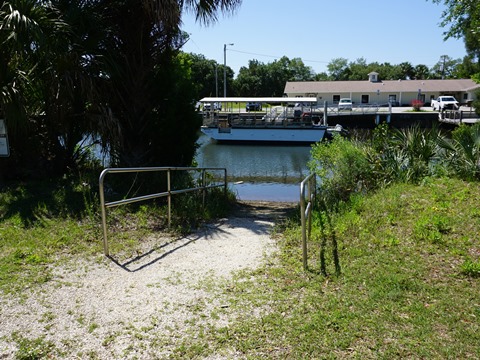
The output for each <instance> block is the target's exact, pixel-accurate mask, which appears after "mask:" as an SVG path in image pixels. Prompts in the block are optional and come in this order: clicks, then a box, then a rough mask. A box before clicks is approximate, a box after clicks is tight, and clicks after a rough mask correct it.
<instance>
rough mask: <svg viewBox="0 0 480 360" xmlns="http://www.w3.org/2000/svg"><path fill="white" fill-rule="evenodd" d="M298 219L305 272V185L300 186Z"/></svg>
mask: <svg viewBox="0 0 480 360" xmlns="http://www.w3.org/2000/svg"><path fill="white" fill-rule="evenodd" d="M300 219H301V224H302V257H303V270H307V229H306V223H305V222H306V220H305V184H304V182H302V183H301V184H300Z"/></svg>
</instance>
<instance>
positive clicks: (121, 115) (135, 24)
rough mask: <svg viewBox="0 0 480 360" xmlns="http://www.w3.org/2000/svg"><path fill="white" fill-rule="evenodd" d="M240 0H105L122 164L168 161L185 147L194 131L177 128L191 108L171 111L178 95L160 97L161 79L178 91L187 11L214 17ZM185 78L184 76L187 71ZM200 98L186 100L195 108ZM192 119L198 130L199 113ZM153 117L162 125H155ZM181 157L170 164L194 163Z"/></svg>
mask: <svg viewBox="0 0 480 360" xmlns="http://www.w3.org/2000/svg"><path fill="white" fill-rule="evenodd" d="M240 3H241V1H240V0H229V1H227V0H217V1H208V2H205V1H201V0H186V1H161V2H160V3H159V2H158V1H140V0H136V1H120V0H116V1H115V0H113V1H112V0H110V1H108V0H107V1H103V4H104V14H103V17H104V25H105V27H106V28H107V33H108V37H107V40H106V49H107V51H106V52H105V61H104V65H105V69H106V73H107V74H109V83H110V86H111V89H112V91H111V92H110V97H109V99H108V104H109V106H110V107H111V108H112V111H113V113H114V114H115V117H116V118H117V119H118V123H119V127H120V129H121V137H120V138H119V139H117V140H116V141H114V143H113V149H114V152H113V155H114V160H115V161H116V163H117V164H118V165H120V166H147V165H159V164H164V165H166V164H167V163H166V158H168V156H166V154H167V152H178V153H180V154H182V153H183V152H184V150H185V146H184V145H185V144H183V142H182V141H181V140H180V138H181V137H183V136H185V138H187V139H190V138H191V136H190V134H185V133H184V132H181V131H177V130H176V128H181V127H183V125H184V124H180V121H186V122H188V121H190V120H189V119H190V118H186V117H184V116H180V114H179V112H181V111H182V109H184V110H185V112H186V113H189V109H187V108H179V109H177V111H176V112H172V111H170V108H171V106H172V103H175V102H176V101H175V102H174V101H173V97H172V96H167V97H166V98H165V97H160V96H159V95H160V94H159V84H158V81H159V80H160V79H162V81H163V82H162V83H161V86H162V87H163V88H164V89H170V90H171V93H172V94H173V93H176V91H175V90H177V89H176V87H177V85H178V84H177V83H175V82H172V80H173V79H174V77H172V76H170V72H171V73H174V74H177V75H178V74H180V72H179V71H178V68H177V65H176V62H175V61H174V59H175V57H176V56H177V54H178V51H179V49H180V48H181V47H182V45H183V44H184V43H185V41H186V40H187V38H186V36H185V34H184V33H182V32H181V31H180V25H181V15H182V12H183V11H193V12H194V13H195V15H196V17H197V19H198V20H199V21H202V22H203V23H209V22H215V21H216V20H217V13H218V12H229V11H233V10H234V9H235V8H236V7H238V6H239V5H240ZM185 76H187V75H185ZM181 79H185V77H184V76H183V75H182V76H181ZM180 83H181V84H183V83H184V82H183V80H182V81H180ZM165 95H168V92H167V94H165ZM178 96H181V95H178ZM191 96H192V97H193V96H195V94H192V95H191ZM195 100H198V99H194V98H191V99H190V98H187V99H186V100H185V102H186V103H190V104H191V105H190V106H191V107H192V109H193V107H194V103H195ZM165 108H167V109H165ZM191 121H192V123H191V126H190V127H187V128H186V130H188V131H190V132H192V133H196V132H197V130H198V127H199V125H198V123H197V122H196V120H195V118H192V120H191ZM152 123H155V124H158V126H157V127H155V128H154V129H152V127H151V124H152ZM160 124H162V125H160ZM195 124H196V125H195ZM156 129H163V130H164V131H162V132H160V131H155V130H156ZM172 138H176V139H179V141H177V142H175V144H174V145H175V146H173V147H172V148H165V144H166V143H169V141H168V140H169V139H172ZM187 152H189V151H187ZM176 159H178V160H179V161H180V162H178V163H170V164H168V165H175V166H179V165H189V162H190V161H191V160H192V159H190V160H188V159H187V157H186V156H182V155H178V156H177V157H176Z"/></svg>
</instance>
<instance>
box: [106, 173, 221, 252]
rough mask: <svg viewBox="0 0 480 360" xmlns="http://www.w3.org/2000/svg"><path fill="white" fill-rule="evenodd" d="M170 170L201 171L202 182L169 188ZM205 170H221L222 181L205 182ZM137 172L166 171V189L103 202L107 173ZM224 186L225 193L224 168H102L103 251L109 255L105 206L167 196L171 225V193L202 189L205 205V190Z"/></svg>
mask: <svg viewBox="0 0 480 360" xmlns="http://www.w3.org/2000/svg"><path fill="white" fill-rule="evenodd" d="M172 171H197V172H198V171H201V172H202V176H201V179H202V184H201V186H197V187H194V188H187V189H180V190H172V189H171V181H170V179H171V172H172ZM207 171H223V183H220V184H213V185H212V184H209V185H207V184H206V176H205V175H206V172H207ZM139 172H166V173H167V191H165V192H160V193H155V194H148V195H143V196H137V197H132V198H129V199H122V200H117V201H111V202H105V186H104V181H105V177H106V176H107V174H118V173H139ZM220 186H223V187H224V192H225V195H226V194H227V169H226V168H214V167H211V168H206V167H204V168H197V167H135V168H107V169H105V170H103V171H102V172H101V174H100V177H99V193H100V207H101V213H102V228H103V252H104V254H105V255H106V256H108V255H109V250H108V240H107V208H111V207H115V206H120V205H127V204H131V203H135V202H139V201H145V200H150V199H156V198H159V197H168V226H170V225H171V213H172V199H171V198H172V195H177V194H184V193H188V192H192V191H199V190H202V191H203V206H205V196H206V190H207V189H211V188H215V187H220Z"/></svg>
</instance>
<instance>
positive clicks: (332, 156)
mask: <svg viewBox="0 0 480 360" xmlns="http://www.w3.org/2000/svg"><path fill="white" fill-rule="evenodd" d="M311 155H312V159H311V161H310V162H309V168H310V170H311V171H312V172H315V173H316V174H317V175H318V176H319V177H320V179H321V180H320V183H321V185H320V188H321V194H320V196H321V197H322V198H323V199H324V200H325V201H326V203H327V204H328V205H332V204H334V203H336V202H339V201H346V200H348V199H349V197H350V195H351V194H352V193H356V192H365V191H367V190H369V189H370V188H372V187H373V186H374V184H375V182H374V181H373V172H372V167H371V166H370V163H369V161H368V158H367V151H366V148H365V147H364V146H363V145H361V144H360V143H355V142H353V141H350V140H348V139H345V138H343V137H341V136H335V137H334V138H333V140H332V141H330V142H320V143H317V144H316V145H314V146H313V148H312V154H311Z"/></svg>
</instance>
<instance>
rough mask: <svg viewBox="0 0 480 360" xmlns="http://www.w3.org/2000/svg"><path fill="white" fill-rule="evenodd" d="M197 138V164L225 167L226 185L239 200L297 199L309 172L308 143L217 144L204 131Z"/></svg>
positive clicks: (294, 200)
mask: <svg viewBox="0 0 480 360" xmlns="http://www.w3.org/2000/svg"><path fill="white" fill-rule="evenodd" d="M198 142H199V144H200V148H199V149H198V151H197V156H196V161H197V163H198V166H200V167H224V168H226V169H227V176H228V181H229V188H230V189H232V190H233V191H234V192H235V193H236V194H237V197H238V198H239V199H240V200H264V201H285V202H297V201H299V197H300V182H301V181H302V180H303V179H304V178H305V177H306V176H307V175H308V174H309V171H308V168H307V162H308V160H309V158H310V149H311V147H310V146H309V145H306V146H270V145H229V144H216V143H213V142H211V141H210V139H209V138H208V137H207V136H205V135H202V136H201V137H200V139H199V141H198Z"/></svg>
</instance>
